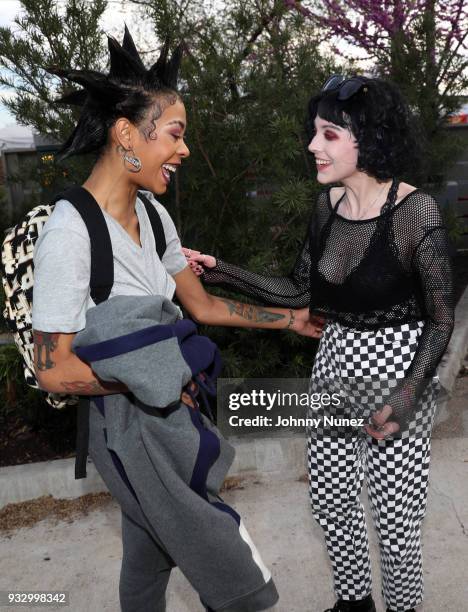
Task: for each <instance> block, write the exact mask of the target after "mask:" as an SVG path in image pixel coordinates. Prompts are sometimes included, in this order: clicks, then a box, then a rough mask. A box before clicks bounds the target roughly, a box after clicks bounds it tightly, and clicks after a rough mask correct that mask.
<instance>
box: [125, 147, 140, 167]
mask: <svg viewBox="0 0 468 612" xmlns="http://www.w3.org/2000/svg"><path fill="white" fill-rule="evenodd" d="M130 151H131V152H132V153H133V155H130ZM123 161H124V166H125V168H126V169H127V170H128V171H129V172H140V170H141V159H140V158H139V157H136V155H135V153H134V151H133V149H130V150H129V151H125V155H124V156H123Z"/></svg>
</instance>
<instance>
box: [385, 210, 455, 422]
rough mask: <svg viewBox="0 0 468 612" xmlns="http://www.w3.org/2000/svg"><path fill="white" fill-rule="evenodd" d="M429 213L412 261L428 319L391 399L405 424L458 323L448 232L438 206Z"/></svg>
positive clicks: (397, 413)
mask: <svg viewBox="0 0 468 612" xmlns="http://www.w3.org/2000/svg"><path fill="white" fill-rule="evenodd" d="M434 205H435V206H436V204H435V202H434ZM425 212H426V215H427V216H426V220H427V219H429V220H430V222H431V223H432V227H430V228H427V225H426V228H425V234H424V236H423V237H422V239H421V240H420V241H419V243H418V244H417V245H416V248H415V250H414V252H413V261H412V264H413V270H414V273H415V274H416V275H417V278H418V280H419V285H420V288H421V294H422V300H423V304H424V310H425V313H426V321H425V325H424V328H423V331H422V333H421V335H420V337H419V341H418V348H417V349H416V352H415V355H414V357H413V360H412V362H411V365H410V366H409V368H408V369H407V370H406V372H405V378H404V381H403V384H402V385H401V386H400V387H399V389H398V390H397V391H396V392H395V393H394V394H393V395H392V396H391V398H390V400H389V401H388V402H387V403H388V404H390V406H391V407H392V409H393V413H394V414H395V416H396V417H397V419H398V420H399V421H400V422H401V424H402V425H405V424H406V423H407V422H408V420H409V419H410V417H411V414H412V412H414V410H415V407H416V402H417V400H418V399H419V397H420V396H421V394H422V393H423V391H424V389H425V388H426V386H427V384H429V383H430V382H431V379H432V377H433V376H434V374H435V372H436V368H437V366H438V364H439V362H440V360H441V358H442V356H443V354H444V352H445V349H446V348H447V345H448V342H449V340H450V336H451V335H452V331H453V325H454V297H453V278H452V266H451V261H450V258H449V249H448V237H447V232H446V230H445V228H444V227H443V225H442V219H441V217H440V212H439V211H438V207H437V206H436V209H434V207H433V206H432V207H431V206H430V207H429V209H428V210H427V211H425Z"/></svg>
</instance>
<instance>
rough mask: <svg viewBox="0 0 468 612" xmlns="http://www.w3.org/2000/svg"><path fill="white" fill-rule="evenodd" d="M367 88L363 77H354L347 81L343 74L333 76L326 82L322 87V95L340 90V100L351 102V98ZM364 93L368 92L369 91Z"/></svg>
mask: <svg viewBox="0 0 468 612" xmlns="http://www.w3.org/2000/svg"><path fill="white" fill-rule="evenodd" d="M366 86H367V80H366V79H364V78H362V77H359V76H354V77H351V78H350V79H347V78H346V77H345V76H343V75H342V74H333V75H332V76H330V77H328V79H327V80H326V81H325V83H324V85H323V87H322V93H323V92H325V91H332V90H333V89H338V90H339V91H338V100H349V98H351V97H352V96H354V95H355V94H357V93H358V91H361V89H363V88H364V87H366ZM364 91H367V89H365V90H364Z"/></svg>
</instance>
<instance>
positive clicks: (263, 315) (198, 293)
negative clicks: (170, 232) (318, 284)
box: [174, 268, 321, 338]
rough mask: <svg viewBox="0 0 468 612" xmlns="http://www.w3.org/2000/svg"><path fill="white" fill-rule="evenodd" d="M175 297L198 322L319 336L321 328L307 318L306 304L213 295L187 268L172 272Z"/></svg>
mask: <svg viewBox="0 0 468 612" xmlns="http://www.w3.org/2000/svg"><path fill="white" fill-rule="evenodd" d="M174 279H175V281H176V292H177V297H178V298H179V300H180V301H181V303H182V304H183V306H184V307H185V308H186V309H187V310H188V312H189V313H190V315H191V316H192V317H193V318H194V319H195V320H197V321H198V322H199V323H203V324H206V325H223V326H225V325H226V326H231V327H254V328H261V329H292V330H294V331H295V332H297V333H299V334H301V335H305V336H312V337H315V338H319V337H320V334H321V329H320V328H319V327H318V326H317V323H316V322H313V321H311V320H310V313H309V310H308V309H307V308H302V309H300V310H292V309H290V308H265V307H263V306H253V305H252V304H244V303H242V302H238V301H236V300H232V299H228V298H220V297H215V296H214V295H211V294H209V293H207V292H206V291H205V289H204V288H203V285H202V284H201V283H200V281H199V279H198V278H197V277H196V276H195V275H194V274H193V273H192V271H191V270H190V269H189V268H185V269H184V270H182V272H179V273H178V274H176V275H175V276H174Z"/></svg>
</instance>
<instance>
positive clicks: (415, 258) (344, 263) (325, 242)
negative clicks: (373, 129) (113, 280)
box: [203, 184, 454, 422]
mask: <svg viewBox="0 0 468 612" xmlns="http://www.w3.org/2000/svg"><path fill="white" fill-rule="evenodd" d="M394 187H395V185H394ZM396 187H397V184H396ZM395 198H396V188H395V197H394V198H393V200H392V198H389V200H388V201H387V203H386V204H385V205H384V207H382V209H381V212H380V215H379V216H378V217H375V218H373V219H364V220H361V221H357V220H356V221H355V220H350V219H346V218H345V217H342V216H341V215H340V214H339V205H340V201H338V203H337V204H336V205H335V207H334V208H333V207H332V205H331V201H330V188H329V189H328V190H326V191H323V192H322V193H321V194H320V195H319V198H318V201H317V205H316V207H315V209H314V211H313V213H312V216H311V219H310V221H309V225H308V229H307V233H306V237H305V240H304V243H303V246H302V249H301V251H300V253H299V256H298V258H297V260H296V263H295V265H294V268H293V270H292V272H291V273H290V274H289V276H286V277H271V276H263V275H260V274H256V273H253V272H248V271H246V270H243V269H241V268H239V267H237V266H234V265H232V264H228V263H226V262H224V261H222V260H220V259H218V260H217V265H216V267H215V268H211V269H206V270H205V273H204V275H203V280H204V282H206V283H208V284H213V285H221V286H225V287H228V288H231V289H235V290H236V291H239V292H240V293H243V294H246V295H248V296H251V297H254V298H255V299H257V300H260V301H261V302H264V303H266V304H269V305H274V306H286V307H289V308H300V307H305V306H309V308H310V310H311V311H314V312H317V313H320V314H323V315H324V316H325V317H326V318H327V319H334V320H337V321H339V322H341V323H342V324H344V325H347V326H349V327H352V328H355V329H359V330H365V329H378V328H381V327H390V326H397V325H401V324H403V323H408V322H411V321H418V320H424V321H425V326H424V329H423V332H422V334H421V336H420V339H419V343H418V349H417V351H416V354H415V356H414V359H413V361H412V363H411V366H410V367H409V368H408V370H407V371H406V377H405V381H404V384H403V385H400V387H399V388H398V391H397V392H395V393H394V394H393V396H392V404H391V405H392V408H393V410H394V412H395V413H396V414H397V416H399V417H400V420H401V421H402V422H403V421H404V420H405V415H406V416H408V415H407V411H408V409H411V408H413V407H414V403H415V399H416V398H417V397H418V396H419V395H420V393H421V392H422V390H423V388H424V386H425V384H424V381H425V380H426V381H427V380H428V379H429V378H431V377H432V376H433V375H434V373H435V369H436V367H437V365H438V363H439V361H440V359H441V357H442V355H443V353H444V351H445V348H446V347H447V344H448V341H449V339H450V336H451V333H452V329H453V318H454V312H453V310H454V307H453V292H452V271H451V263H450V259H449V254H448V241H447V234H446V230H445V228H444V225H443V221H442V218H441V213H440V210H439V207H438V204H437V202H436V201H435V200H434V198H432V197H431V196H430V195H428V194H427V193H424V192H422V191H420V190H416V191H413V192H411V193H410V194H409V195H407V196H405V197H403V198H402V199H401V200H399V201H395Z"/></svg>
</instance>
